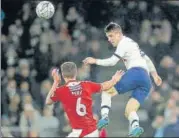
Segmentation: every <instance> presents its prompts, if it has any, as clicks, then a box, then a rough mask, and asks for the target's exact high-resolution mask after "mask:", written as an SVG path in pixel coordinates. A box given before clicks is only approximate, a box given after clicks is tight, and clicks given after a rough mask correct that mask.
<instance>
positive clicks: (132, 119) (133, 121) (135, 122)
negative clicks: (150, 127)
mask: <svg viewBox="0 0 179 138" xmlns="http://www.w3.org/2000/svg"><path fill="white" fill-rule="evenodd" d="M128 120H129V124H130V127H129V130H130V129H134V128H136V127H138V126H139V116H138V115H137V113H136V112H131V113H130V114H129V116H128Z"/></svg>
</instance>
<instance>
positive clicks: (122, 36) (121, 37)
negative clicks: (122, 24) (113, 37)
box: [117, 34, 124, 46]
mask: <svg viewBox="0 0 179 138" xmlns="http://www.w3.org/2000/svg"><path fill="white" fill-rule="evenodd" d="M123 38H124V35H123V34H121V36H120V39H119V42H118V45H119V43H120V42H121V40H122V39H123ZM118 45H117V46H118Z"/></svg>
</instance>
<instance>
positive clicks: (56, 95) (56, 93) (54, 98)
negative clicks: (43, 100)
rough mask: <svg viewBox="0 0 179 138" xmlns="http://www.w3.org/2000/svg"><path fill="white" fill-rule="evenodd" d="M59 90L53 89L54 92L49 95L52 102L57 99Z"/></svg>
mask: <svg viewBox="0 0 179 138" xmlns="http://www.w3.org/2000/svg"><path fill="white" fill-rule="evenodd" d="M59 90H60V89H58V88H57V89H56V90H55V92H54V94H53V95H52V96H51V97H50V98H51V100H52V101H53V102H57V101H58V100H59V96H58V91H59Z"/></svg>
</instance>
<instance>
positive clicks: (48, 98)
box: [45, 81, 58, 105]
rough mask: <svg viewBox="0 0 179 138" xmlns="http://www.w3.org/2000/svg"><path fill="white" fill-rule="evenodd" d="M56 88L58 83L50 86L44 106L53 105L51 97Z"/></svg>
mask: <svg viewBox="0 0 179 138" xmlns="http://www.w3.org/2000/svg"><path fill="white" fill-rule="evenodd" d="M57 87H58V83H57V82H55V81H54V82H53V85H52V88H51V89H50V91H49V93H48V95H47V98H46V101H45V104H47V105H51V104H53V103H54V102H53V101H52V100H51V97H52V96H53V95H54V92H55V90H56V88H57Z"/></svg>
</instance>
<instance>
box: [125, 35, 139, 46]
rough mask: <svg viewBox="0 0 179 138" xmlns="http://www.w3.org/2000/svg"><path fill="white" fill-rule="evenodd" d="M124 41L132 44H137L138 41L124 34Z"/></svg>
mask: <svg viewBox="0 0 179 138" xmlns="http://www.w3.org/2000/svg"><path fill="white" fill-rule="evenodd" d="M122 43H124V44H130V45H136V44H137V42H136V41H134V40H133V39H132V38H130V37H127V36H123V41H122Z"/></svg>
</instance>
